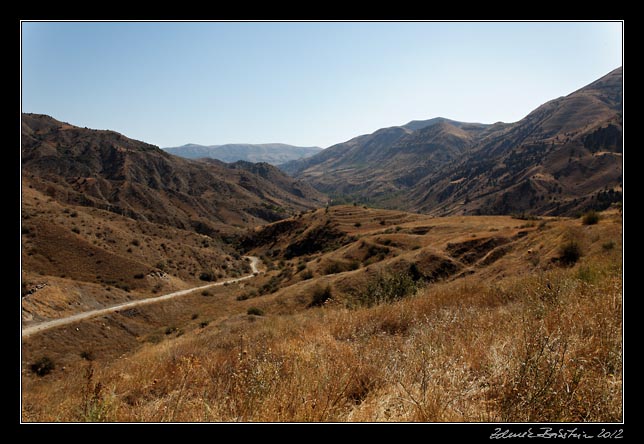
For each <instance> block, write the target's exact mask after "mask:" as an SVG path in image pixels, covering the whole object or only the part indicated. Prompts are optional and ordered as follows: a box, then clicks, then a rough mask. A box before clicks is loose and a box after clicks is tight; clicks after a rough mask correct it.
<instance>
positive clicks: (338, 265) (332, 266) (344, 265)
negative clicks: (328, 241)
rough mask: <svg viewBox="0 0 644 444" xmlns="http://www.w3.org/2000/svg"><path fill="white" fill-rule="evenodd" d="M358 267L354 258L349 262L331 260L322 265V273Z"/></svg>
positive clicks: (339, 271) (338, 271)
mask: <svg viewBox="0 0 644 444" xmlns="http://www.w3.org/2000/svg"><path fill="white" fill-rule="evenodd" d="M358 268H360V263H359V262H358V261H355V260H354V261H350V262H343V261H333V262H329V263H328V264H327V265H326V266H325V267H324V274H336V273H343V272H345V271H353V270H357V269H358Z"/></svg>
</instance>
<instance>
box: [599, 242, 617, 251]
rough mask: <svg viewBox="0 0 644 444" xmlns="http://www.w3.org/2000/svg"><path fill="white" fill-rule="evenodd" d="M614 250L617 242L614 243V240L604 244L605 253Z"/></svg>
mask: <svg viewBox="0 0 644 444" xmlns="http://www.w3.org/2000/svg"><path fill="white" fill-rule="evenodd" d="M613 248H615V241H612V240H611V241H608V242H604V243H603V244H602V249H603V250H604V251H610V250H612V249H613Z"/></svg>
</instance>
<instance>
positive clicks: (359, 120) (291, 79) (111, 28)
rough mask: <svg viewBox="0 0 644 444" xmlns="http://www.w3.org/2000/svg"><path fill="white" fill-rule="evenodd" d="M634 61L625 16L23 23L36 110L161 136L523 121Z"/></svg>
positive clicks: (331, 138)
mask: <svg viewBox="0 0 644 444" xmlns="http://www.w3.org/2000/svg"><path fill="white" fill-rule="evenodd" d="M621 65H622V23H621V22H546V23H541V22H540V23H534V22H457V23H454V22H384V23H382V22H377V23H375V22H188V23H186V22H119V23H110V22H23V23H22V66H21V68H22V76H21V82H22V85H21V86H22V111H23V112H31V113H42V114H49V115H51V116H52V117H54V118H56V119H59V120H62V121H66V122H69V123H72V124H75V125H78V126H87V127H90V128H98V129H112V130H115V131H118V132H121V133H123V134H125V135H126V136H128V137H131V138H134V139H138V140H143V141H146V142H149V143H153V144H155V145H159V146H161V147H167V146H178V145H183V144H186V143H197V144H203V145H215V144H226V143H275V142H280V143H288V144H292V145H298V146H320V147H328V146H331V145H333V144H335V143H339V142H343V141H346V140H348V139H350V138H352V137H355V136H356V135H359V134H365V133H370V132H372V131H374V130H376V129H378V128H381V127H387V126H392V125H402V124H405V123H407V122H408V121H410V120H424V119H430V118H433V117H439V116H440V117H447V118H450V119H454V120H460V121H476V122H481V123H493V122H496V121H504V122H514V121H517V120H519V119H521V118H523V117H524V116H525V115H526V114H528V113H529V112H530V111H531V110H533V109H534V108H536V107H538V106H539V105H541V104H543V103H544V102H546V101H548V100H551V99H553V98H556V97H559V96H562V95H565V94H568V93H570V92H571V91H574V90H576V89H579V88H581V87H583V86H585V85H587V84H588V83H590V82H592V81H593V80H595V79H597V78H599V77H601V76H603V75H605V74H607V73H608V72H609V71H611V70H613V69H615V68H617V67H619V66H621Z"/></svg>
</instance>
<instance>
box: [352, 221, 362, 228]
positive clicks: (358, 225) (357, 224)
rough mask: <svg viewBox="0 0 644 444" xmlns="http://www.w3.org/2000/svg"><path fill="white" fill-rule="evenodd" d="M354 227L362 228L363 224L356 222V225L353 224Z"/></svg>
mask: <svg viewBox="0 0 644 444" xmlns="http://www.w3.org/2000/svg"><path fill="white" fill-rule="evenodd" d="M353 226H354V227H356V228H360V227H361V226H362V224H361V223H360V222H356V223H355V224H353Z"/></svg>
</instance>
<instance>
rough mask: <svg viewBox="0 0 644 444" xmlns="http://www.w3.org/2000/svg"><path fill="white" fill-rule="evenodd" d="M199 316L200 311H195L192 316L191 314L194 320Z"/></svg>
mask: <svg viewBox="0 0 644 444" xmlns="http://www.w3.org/2000/svg"><path fill="white" fill-rule="evenodd" d="M198 317H199V314H198V313H193V314H192V316H190V319H192V320H193V321H194V320H195V319H197V318H198Z"/></svg>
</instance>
